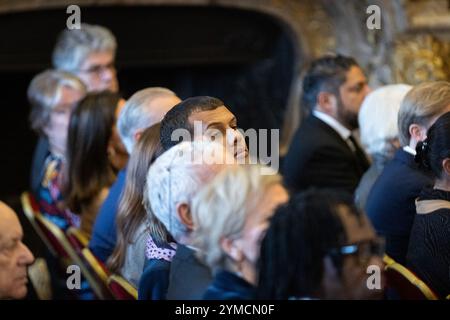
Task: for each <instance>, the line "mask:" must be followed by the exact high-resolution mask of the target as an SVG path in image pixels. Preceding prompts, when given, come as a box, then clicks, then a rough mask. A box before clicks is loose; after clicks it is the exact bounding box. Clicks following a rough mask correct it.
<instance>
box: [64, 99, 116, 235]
mask: <svg viewBox="0 0 450 320" xmlns="http://www.w3.org/2000/svg"><path fill="white" fill-rule="evenodd" d="M119 102H120V97H119V96H118V95H117V94H115V93H111V92H102V93H95V94H89V95H87V96H86V97H85V98H84V99H83V100H82V101H81V102H80V103H79V105H78V106H77V107H76V108H75V110H74V111H73V113H72V116H71V118H70V124H69V132H68V140H67V166H66V170H65V172H64V176H63V178H64V197H65V199H66V203H67V206H68V208H69V209H70V210H71V211H72V212H74V213H76V214H79V215H80V217H81V223H80V228H81V230H82V231H83V232H84V233H85V234H86V235H87V236H88V237H90V235H91V232H92V227H93V224H94V221H95V217H96V216H97V213H98V210H99V209H100V206H101V205H102V203H103V201H104V200H105V198H106V196H107V195H108V192H109V188H110V187H111V185H112V184H113V183H114V181H115V179H116V174H117V172H118V171H119V170H120V169H122V167H115V166H114V164H116V163H117V161H115V160H114V158H115V156H116V154H117V153H116V151H115V150H116V148H117V145H115V141H116V140H115V139H113V131H114V127H115V123H116V113H117V108H119Z"/></svg>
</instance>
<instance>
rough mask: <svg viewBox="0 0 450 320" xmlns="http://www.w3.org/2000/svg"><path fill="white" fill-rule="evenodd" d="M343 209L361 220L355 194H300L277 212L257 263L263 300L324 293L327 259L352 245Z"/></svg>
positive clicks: (319, 192)
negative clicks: (354, 202)
mask: <svg viewBox="0 0 450 320" xmlns="http://www.w3.org/2000/svg"><path fill="white" fill-rule="evenodd" d="M339 205H345V206H347V207H349V209H350V210H349V212H350V213H351V214H353V215H356V216H357V217H358V219H359V218H360V213H359V211H358V210H357V209H356V208H355V206H354V204H353V199H352V196H351V195H350V194H348V193H345V192H339V191H336V190H327V189H322V190H319V189H309V190H307V191H305V192H303V193H298V194H296V195H294V196H293V197H291V199H290V200H289V202H288V203H287V204H285V205H283V206H280V207H279V208H278V209H277V210H276V212H275V214H274V216H273V217H272V219H271V222H270V227H269V229H268V231H267V234H266V236H265V237H264V239H263V241H262V245H261V251H260V258H259V261H258V270H259V279H258V297H259V298H260V299H276V300H287V299H288V298H289V297H310V296H311V295H313V294H314V293H315V292H316V291H317V290H318V289H319V287H320V284H321V282H322V278H323V273H324V266H323V260H324V258H325V257H326V256H327V255H328V254H329V253H330V251H332V250H333V249H336V248H338V247H340V246H342V245H344V244H345V243H346V241H347V235H346V232H345V229H344V226H343V224H342V220H341V218H340V216H339V215H338V210H337V208H338V207H339ZM333 262H334V263H335V266H336V268H337V269H338V271H339V270H340V268H341V267H342V265H339V261H336V260H333ZM340 263H342V261H341V262H340Z"/></svg>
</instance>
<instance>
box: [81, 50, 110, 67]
mask: <svg viewBox="0 0 450 320" xmlns="http://www.w3.org/2000/svg"><path fill="white" fill-rule="evenodd" d="M113 60H114V54H113V53H112V51H94V52H91V53H89V55H88V56H87V57H86V59H85V60H84V61H83V65H84V66H93V65H105V64H109V63H112V62H113Z"/></svg>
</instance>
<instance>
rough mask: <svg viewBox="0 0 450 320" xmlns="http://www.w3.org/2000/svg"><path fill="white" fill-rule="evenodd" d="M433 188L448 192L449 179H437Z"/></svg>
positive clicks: (449, 187)
mask: <svg viewBox="0 0 450 320" xmlns="http://www.w3.org/2000/svg"><path fill="white" fill-rule="evenodd" d="M434 189H439V190H444V191H448V192H450V181H449V180H448V179H438V180H436V182H435V183H434Z"/></svg>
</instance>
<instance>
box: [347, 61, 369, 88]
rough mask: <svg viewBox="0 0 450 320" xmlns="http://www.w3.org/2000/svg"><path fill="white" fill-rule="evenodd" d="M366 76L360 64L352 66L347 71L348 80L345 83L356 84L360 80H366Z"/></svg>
mask: <svg viewBox="0 0 450 320" xmlns="http://www.w3.org/2000/svg"><path fill="white" fill-rule="evenodd" d="M366 81H367V79H366V76H365V75H364V73H363V71H362V70H361V68H360V67H358V66H351V67H350V70H348V71H347V74H346V81H345V83H344V85H349V86H352V85H355V84H357V83H358V82H366Z"/></svg>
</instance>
